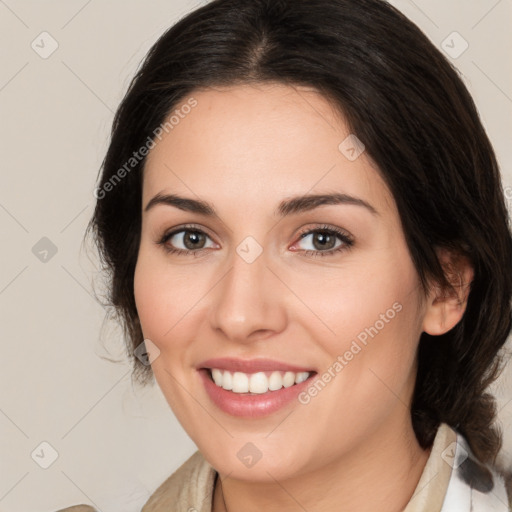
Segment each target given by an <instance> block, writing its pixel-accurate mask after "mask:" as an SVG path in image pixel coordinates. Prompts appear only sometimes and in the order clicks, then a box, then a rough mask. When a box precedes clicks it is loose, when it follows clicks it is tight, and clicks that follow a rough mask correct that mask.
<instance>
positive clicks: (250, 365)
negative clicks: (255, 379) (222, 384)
mask: <svg viewBox="0 0 512 512" xmlns="http://www.w3.org/2000/svg"><path fill="white" fill-rule="evenodd" d="M197 367H198V369H202V368H210V369H211V368H218V369H219V370H228V371H230V372H242V373H256V372H265V371H282V372H295V373H299V372H313V371H314V370H312V369H311V368H305V367H303V366H297V365H294V364H290V363H283V362H281V361H275V360H273V359H237V358H234V357H219V358H214V359H208V360H206V361H203V362H202V363H200V364H199V365H198V366H197Z"/></svg>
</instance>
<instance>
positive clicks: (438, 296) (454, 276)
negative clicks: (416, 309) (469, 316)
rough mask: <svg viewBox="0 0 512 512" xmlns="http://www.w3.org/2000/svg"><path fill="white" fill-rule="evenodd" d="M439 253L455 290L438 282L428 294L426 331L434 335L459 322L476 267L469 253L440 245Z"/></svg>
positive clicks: (440, 260)
mask: <svg viewBox="0 0 512 512" xmlns="http://www.w3.org/2000/svg"><path fill="white" fill-rule="evenodd" d="M437 255H438V258H439V262H440V263H441V265H442V267H443V269H444V272H445V275H446V278H447V280H448V282H449V283H451V284H452V286H453V290H445V289H442V288H441V286H440V285H439V284H437V283H435V284H434V285H433V286H432V289H431V290H430V292H429V294H428V296H427V303H426V312H425V316H424V317H423V331H424V332H426V333H427V334H431V335H432V336H439V335H440V334H444V333H446V332H448V331H449V330H450V329H452V328H453V327H455V326H456V325H457V324H458V323H459V321H460V320H461V318H462V316H463V315H464V311H465V310H466V305H467V301H468V297H469V292H470V289H471V282H472V281H473V277H474V270H473V267H472V265H471V263H470V261H469V260H468V259H467V258H466V257H465V256H461V255H454V254H453V252H451V251H449V250H448V249H439V250H438V251H437Z"/></svg>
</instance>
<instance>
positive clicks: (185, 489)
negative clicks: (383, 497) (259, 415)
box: [59, 423, 509, 512]
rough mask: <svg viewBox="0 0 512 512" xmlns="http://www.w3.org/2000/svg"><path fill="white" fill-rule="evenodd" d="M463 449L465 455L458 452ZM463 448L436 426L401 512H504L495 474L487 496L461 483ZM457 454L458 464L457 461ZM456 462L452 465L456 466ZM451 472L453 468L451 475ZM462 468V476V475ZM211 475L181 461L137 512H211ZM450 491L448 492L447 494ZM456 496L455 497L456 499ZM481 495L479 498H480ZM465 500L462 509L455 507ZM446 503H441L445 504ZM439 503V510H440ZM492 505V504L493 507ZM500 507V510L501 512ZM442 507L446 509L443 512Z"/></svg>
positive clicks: (77, 510) (205, 467)
mask: <svg viewBox="0 0 512 512" xmlns="http://www.w3.org/2000/svg"><path fill="white" fill-rule="evenodd" d="M464 448H466V449H467V452H466V450H465V449H464ZM468 452H470V450H469V447H468V445H467V444H466V443H465V441H464V440H463V439H461V436H460V435H459V436H458V435H457V433H456V432H455V431H454V430H453V429H452V428H451V427H450V426H448V425H447V424H446V423H442V424H441V425H440V427H439V429H438V431H437V434H436V437H435V439H434V443H433V446H432V451H431V453H430V456H429V458H428V460H427V463H426V465H425V468H424V469H423V473H422V474H421V477H420V480H419V482H418V485H417V486H416V489H415V491H414V493H413V495H412V497H411V499H410V500H409V503H408V505H407V507H406V508H405V510H404V511H403V512H445V511H447V512H457V511H458V510H463V511H466V510H468V511H470V510H484V511H485V512H488V511H490V510H493V511H494V510H496V511H499V512H501V511H502V510H504V511H507V510H509V509H508V506H507V505H506V502H507V497H506V494H505V491H504V485H503V481H502V480H499V481H498V479H499V478H500V477H499V476H497V475H496V474H494V477H495V479H496V483H497V485H496V486H495V487H494V489H493V492H492V493H489V491H488V490H484V491H483V492H478V490H475V489H473V488H471V487H470V486H469V485H467V484H465V483H464V482H463V478H462V477H461V476H460V474H462V473H463V472H464V471H466V469H467V470H468V471H469V470H471V471H473V470H474V468H473V466H474V465H472V463H471V460H474V459H471V458H470V457H471V456H469V457H468ZM461 454H463V455H464V459H461V458H460V456H461ZM466 458H467V459H469V460H468V462H470V464H463V463H461V461H464V460H465V459H466ZM456 460H458V462H456ZM452 466H453V467H454V468H455V469H454V470H452ZM462 468H466V469H464V471H462ZM216 476H217V472H216V471H215V469H214V468H213V467H212V466H211V465H210V464H209V463H208V462H207V461H206V460H205V459H204V457H203V456H202V454H201V453H200V452H199V451H196V452H195V453H194V454H193V455H192V456H191V457H190V458H189V459H188V460H187V461H185V462H184V463H183V465H182V466H180V467H179V468H178V469H177V470H176V471H175V472H174V473H173V474H172V475H171V476H170V477H169V478H167V480H165V481H164V482H163V483H162V484H161V485H160V486H159V487H158V489H157V490H156V491H155V492H154V493H153V494H152V495H151V497H150V498H149V500H148V501H147V502H146V504H145V505H144V507H143V508H142V511H141V512H211V510H212V498H213V491H214V486H215V480H216ZM477 487H478V486H477ZM447 491H450V492H447ZM461 492H462V494H459V493H461ZM484 493H485V494H484ZM491 494H492V497H493V498H495V499H496V498H498V500H497V502H496V503H497V506H496V508H494V504H493V505H492V506H491V507H487V506H486V505H485V504H486V503H490V502H488V501H484V502H482V503H483V504H484V508H482V509H480V508H478V507H476V508H475V509H474V508H473V503H476V501H475V502H474V501H473V500H474V498H475V497H476V499H477V500H479V499H482V497H484V499H486V496H488V495H491ZM465 496H467V497H468V499H467V505H468V507H467V508H466V506H461V508H459V506H456V509H457V510H455V508H454V505H453V503H457V505H458V504H459V503H460V504H462V502H463V501H464V499H465ZM445 498H446V502H445ZM443 502H445V503H444V507H443ZM493 503H494V502H493ZM501 504H503V507H501ZM446 507H448V509H447V508H446ZM59 512H95V511H94V509H93V508H91V507H89V506H87V505H79V506H77V507H71V508H66V509H63V510H61V511H59Z"/></svg>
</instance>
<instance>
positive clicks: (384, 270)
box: [135, 83, 472, 512]
mask: <svg viewBox="0 0 512 512" xmlns="http://www.w3.org/2000/svg"><path fill="white" fill-rule="evenodd" d="M192 96H193V97H194V98H195V99H196V100H197V102H198V104H197V106H196V107H195V108H194V109H193V110H192V112H191V113H190V114H189V115H187V116H186V117H185V118H184V119H183V120H181V121H180V123H179V124H178V125H177V126H175V127H174V129H173V130H172V131H170V132H169V133H168V134H166V135H165V136H164V137H163V138H162V140H161V141H160V142H158V143H157V144H156V146H155V147H154V148H153V149H152V150H151V151H150V153H149V156H148V159H147V162H146V167H145V170H144V183H143V209H144V208H145V206H146V205H147V204H148V203H149V201H150V200H151V199H152V198H153V197H154V196H155V195H157V194H159V193H160V194H169V193H173V194H178V195H180V196H185V197H189V198H193V199H198V198H200V199H202V200H205V201H207V202H208V203H210V204H211V205H212V206H213V207H214V209H215V211H216V212H217V216H213V217H208V216H205V215H203V214H199V213H191V212H186V211H182V210H180V209H178V208H176V207H174V206H169V205H163V204H158V205H155V206H154V207H152V208H150V209H149V210H148V211H144V213H143V222H142V233H141V243H140V250H139V255H138V262H137V267H136V271H135V299H136V305H137V310H138V313H139V317H140V321H141V325H142V329H143V333H144V336H145V338H146V339H150V340H151V341H152V342H153V343H154V345H155V346H156V347H158V350H159V351H160V353H159V355H158V357H156V359H155V360H154V361H153V362H152V369H153V372H154V374H155V378H156V380H157V382H158V385H159V386H160V388H161V390H162V392H163V394H164V395H165V397H166V399H167V401H168V403H169V405H170V406H171V408H172V410H173V412H174V413H175V415H176V417H177V418H178V420H179V421H180V423H181V424H182V426H183V427H184V429H185V430H186V431H187V433H188V434H189V435H190V437H191V438H192V440H193V441H194V442H195V443H196V444H197V446H198V448H199V450H200V451H201V453H202V454H203V455H204V457H205V458H206V459H207V460H208V462H209V463H210V464H212V465H213V466H214V468H215V469H216V470H217V471H218V472H219V475H220V477H221V480H222V484H221V483H220V481H219V479H218V480H217V484H216V486H215V492H214V505H213V510H214V511H215V512H218V511H221V510H225V508H224V504H223V503H224V500H225V503H226V506H227V510H229V511H231V512H232V511H236V510H244V511H247V512H251V511H260V510H262V509H265V510H269V511H273V510H275V511H277V510H279V511H281V512H283V511H285V512H286V511H292V510H294V511H296V510H302V509H301V507H303V509H305V510H308V511H309V512H315V511H320V510H321V511H326V510H342V511H344V512H355V511H357V512H362V511H363V512H364V511H375V510H379V511H380V512H396V511H400V510H403V508H404V507H405V506H406V504H407V503H408V501H409V500H410V498H411V496H412V494H413V492H414V489H415V487H416V485H417V483H418V480H419V478H420V476H421V473H422V471H423V468H424V466H425V463H426V461H427V459H428V456H429V453H430V452H429V450H423V449H421V447H420V446H419V445H418V443H417V440H416V437H415V435H414V432H413V429H412V424H411V418H410V408H409V404H410V401H411V396H412V392H413V387H414V382H415V377H416V364H415V356H416V349H417V345H418V340H419V336H420V334H421V332H422V331H426V332H429V333H431V334H441V333H443V332H446V331H448V330H449V329H451V328H452V327H453V326H454V325H455V324H456V323H457V322H458V321H459V320H460V318H461V317H462V314H463V312H464V308H465V299H466V297H465V296H457V297H444V298H442V299H440V298H439V297H438V295H439V293H438V291H439V290H437V289H436V288H435V287H433V289H432V292H431V293H430V294H428V295H427V296H425V295H424V294H423V292H422V290H421V287H420V283H419V278H418V275H417V272H416V270H415V268H414V265H413V263H412V260H411V257H410V254H409V251H408V248H407V246H406V242H405V239H404V234H403V231H402V228H401V223H400V218H399V215H398V212H397V209H396V204H395V201H394V199H393V197H392V195H391V193H390V191H389V189H388V188H387V186H386V185H385V183H384V181H383V180H382V178H381V177H380V174H379V172H378V170H377V169H376V167H375V165H374V164H373V163H372V162H371V160H370V159H369V157H368V156H367V154H366V153H363V154H362V155H361V156H360V157H359V158H357V159H356V160H355V161H349V160H348V159H347V158H346V157H345V155H344V154H342V152H341V151H340V150H339V149H338V146H339V144H340V143H341V142H342V141H343V140H344V139H345V138H346V137H347V136H348V135H349V134H350V130H349V128H348V127H347V126H346V123H345V122H344V121H343V119H342V117H341V116H340V115H337V114H336V112H335V111H334V109H333V108H332V106H331V105H330V104H329V103H328V101H327V100H326V99H325V98H324V97H323V96H321V95H320V94H318V93H317V92H315V91H314V90H310V89H306V88H304V87H291V86H287V85H282V84H269V83H267V84H258V85H239V86H232V87H225V88H222V89H205V90H201V91H196V92H195V93H194V94H193V95H192ZM185 101H186V100H185ZM185 101H184V103H185ZM177 108H179V106H177ZM332 192H340V193H345V194H349V195H351V196H354V197H357V198H360V199H362V200H364V201H365V202H367V203H368V204H370V205H371V206H372V207H373V208H374V209H375V210H376V212H377V213H372V212H371V211H370V210H369V209H368V208H365V207H363V206H360V205H355V204H337V205H323V206H320V207H318V208H315V209H313V210H310V211H303V212H299V213H296V214H291V215H288V216H285V217H282V218H281V217H280V216H279V215H276V213H275V211H276V209H277V206H278V205H279V203H280V202H281V201H282V200H284V199H287V198H290V197H291V196H296V195H303V194H316V193H318V194H321V193H332ZM183 224H193V225H194V228H195V229H200V230H202V231H203V232H205V233H206V235H208V236H207V237H206V239H205V240H204V241H200V242H199V244H198V242H197V241H195V243H196V244H197V245H196V247H198V248H201V247H203V248H202V250H201V249H199V250H196V253H195V254H190V255H176V254H172V253H168V252H167V251H166V250H165V248H164V246H163V245H161V244H158V241H159V240H160V239H161V238H162V236H163V234H164V233H165V232H169V231H170V230H171V228H179V227H181V226H182V225H183ZM325 225H327V226H332V227H337V228H339V229H342V230H343V231H345V232H348V233H349V234H350V236H351V237H352V239H353V245H352V246H350V247H346V246H345V249H344V250H342V251H339V252H336V253H332V254H330V255H326V256H323V257H322V256H319V257H313V256H312V255H311V254H312V253H311V252H309V253H306V252H305V251H317V252H321V250H322V249H321V246H319V245H318V244H317V245H315V244H314V239H315V233H318V230H320V231H321V229H322V228H323V226H325ZM315 229H316V230H317V231H314V230H315ZM306 230H307V231H308V233H310V234H309V235H308V236H307V237H306V238H303V239H301V238H300V233H301V232H302V231H306ZM185 234H187V233H185ZM182 235H183V233H181V234H180V235H178V236H175V237H174V238H172V242H169V241H168V242H167V245H168V246H170V245H172V244H174V247H176V248H181V249H185V248H186V246H184V245H183V236H182ZM247 236H252V237H253V238H254V239H255V240H256V241H257V242H258V244H259V245H260V246H261V248H262V249H263V252H262V253H261V255H260V256H259V257H258V258H257V259H256V260H255V261H254V262H252V263H250V264H249V263H247V262H246V261H245V260H244V259H243V258H242V257H240V256H239V255H238V253H237V252H236V248H237V246H238V245H239V244H240V243H241V242H242V241H243V240H244V239H245V238H246V237H247ZM336 240H337V239H336ZM192 243H194V240H192ZM340 243H341V241H337V242H336V246H339V244H340ZM333 245H334V244H333ZM333 245H329V246H328V247H327V248H326V249H327V250H329V249H331V248H332V247H333ZM319 247H320V248H319ZM324 252H325V251H324ZM440 255H441V257H444V258H449V257H448V256H447V255H443V254H440ZM461 275H462V276H463V282H465V283H467V282H468V280H470V279H471V275H472V274H471V269H470V268H467V267H465V268H462V269H461ZM395 303H398V304H400V305H401V306H402V309H401V311H400V312H399V313H397V314H396V316H395V317H394V318H393V319H392V320H390V321H389V322H387V323H385V326H384V327H383V328H382V329H380V330H379V332H378V334H377V335H376V336H375V337H374V338H371V339H370V340H369V342H368V344H367V345H366V346H364V347H363V349H362V350H361V351H360V352H358V353H357V355H355V356H354V357H353V359H352V360H351V361H350V362H349V363H348V364H347V365H346V366H345V367H344V368H343V370H342V371H340V372H339V373H337V374H336V377H335V378H333V379H332V380H331V382H329V383H328V384H327V385H326V386H325V387H324V388H323V389H322V391H321V392H319V393H318V395H317V396H315V397H314V398H312V399H311V401H310V402H309V403H308V404H307V405H303V404H300V403H297V402H296V401H294V402H293V403H292V404H290V405H289V406H287V407H285V408H284V409H281V410H279V411H277V412H276V413H273V414H271V415H269V416H267V417H264V418H256V419H246V418H237V417H233V416H230V415H228V414H226V413H224V412H223V411H221V410H220V409H218V408H217V407H216V406H215V405H214V404H213V403H212V402H211V401H210V400H209V398H208V395H207V394H206V391H205V389H204V387H203V384H202V382H201V380H200V378H199V375H198V373H197V371H196V367H197V365H198V364H199V363H200V362H201V361H204V360H205V359H208V358H212V357H222V356H232V357H239V358H244V359H252V358H258V357H260V358H270V359H277V360H280V361H285V362H289V363H291V364H296V365H300V366H306V367H310V368H315V369H318V372H319V374H322V373H323V372H324V371H326V370H327V369H328V368H329V367H332V365H333V363H334V362H335V361H336V358H337V356H338V355H343V354H344V353H345V352H346V351H347V350H348V349H349V348H350V346H351V343H352V341H353V340H354V339H356V337H357V335H358V334H359V333H361V332H362V331H364V330H365V328H368V327H370V326H373V325H375V323H376V321H377V320H379V318H381V317H380V315H381V314H383V313H385V312H386V310H388V309H389V308H392V305H393V304H395ZM248 442H251V443H253V444H254V445H255V446H257V448H258V449H259V451H260V452H261V453H262V457H261V459H260V460H259V461H258V462H257V463H256V464H255V465H254V466H253V467H251V468H247V467H246V466H245V465H244V464H242V462H241V461H240V460H239V459H238V457H237V452H238V451H239V450H240V449H241V448H242V447H243V446H244V445H245V444H246V443H248ZM221 492H222V494H221ZM299 504H300V506H299Z"/></svg>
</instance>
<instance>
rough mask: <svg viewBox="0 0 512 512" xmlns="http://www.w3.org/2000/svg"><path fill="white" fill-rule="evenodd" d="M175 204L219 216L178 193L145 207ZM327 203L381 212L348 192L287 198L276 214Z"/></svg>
mask: <svg viewBox="0 0 512 512" xmlns="http://www.w3.org/2000/svg"><path fill="white" fill-rule="evenodd" d="M159 204H160V205H167V206H174V207H176V208H179V209H180V210H183V211H185V212H192V213H199V214H201V215H206V216H208V217H213V216H217V213H216V211H215V208H214V207H213V206H212V205H211V204H210V203H208V202H207V201H202V200H198V199H191V198H187V197H181V196H178V195H176V194H157V195H156V196H154V197H153V198H152V199H151V200H150V201H149V203H148V204H147V205H146V207H145V208H144V211H145V212H147V211H148V210H150V209H151V208H154V207H155V206H157V205H159ZM326 205H355V206H361V207H363V208H366V209H367V210H368V211H370V213H372V214H373V215H379V212H378V211H377V210H376V209H375V208H374V207H373V206H372V205H371V204H370V203H368V202H366V201H364V200H363V199H360V198H358V197H354V196H351V195H348V194H340V193H333V194H306V195H303V196H295V197H291V198H289V199H285V200H283V201H281V202H280V203H279V206H278V207H277V210H276V211H275V214H276V215H279V216H281V217H285V216H287V215H292V214H297V213H301V212H306V211H310V210H314V209H315V208H318V207H319V206H326Z"/></svg>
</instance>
